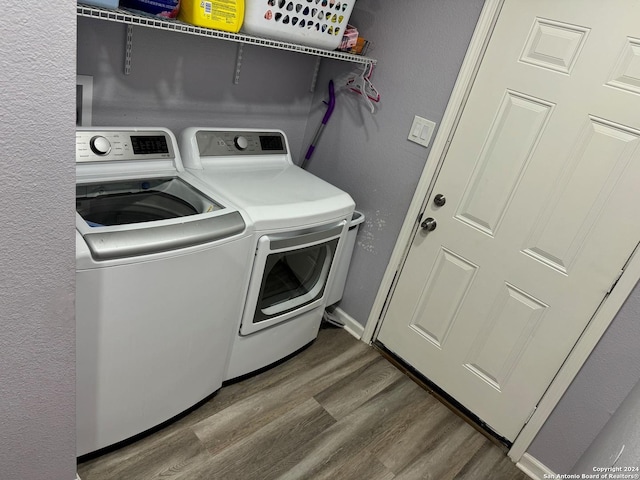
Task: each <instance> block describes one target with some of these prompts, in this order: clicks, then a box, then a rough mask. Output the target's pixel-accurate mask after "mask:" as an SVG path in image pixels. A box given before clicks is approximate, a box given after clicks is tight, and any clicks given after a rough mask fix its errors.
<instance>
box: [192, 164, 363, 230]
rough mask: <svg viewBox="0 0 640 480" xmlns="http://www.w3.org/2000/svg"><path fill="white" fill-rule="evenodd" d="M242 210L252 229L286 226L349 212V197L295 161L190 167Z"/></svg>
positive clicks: (335, 216)
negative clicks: (229, 166)
mask: <svg viewBox="0 0 640 480" xmlns="http://www.w3.org/2000/svg"><path fill="white" fill-rule="evenodd" d="M192 173H193V174H194V175H196V176H200V177H201V178H202V179H203V180H204V181H206V182H207V183H209V184H210V185H211V186H212V187H213V188H214V189H215V190H216V191H218V192H220V193H222V194H223V195H224V196H225V197H226V198H228V199H229V200H231V201H232V202H233V203H234V204H235V205H236V206H238V207H239V208H241V209H243V210H244V211H246V212H247V213H248V214H249V216H250V217H251V219H252V220H253V221H254V222H255V227H256V229H260V230H264V229H271V228H290V227H292V226H299V225H307V224H313V223H318V222H322V221H326V220H330V219H334V218H337V217H340V216H347V215H350V214H351V213H352V212H353V209H354V208H355V203H354V201H353V199H352V198H351V197H350V196H349V194H347V193H346V192H343V191H342V190H340V189H339V188H337V187H334V186H333V185H331V184H329V183H327V182H325V181H324V180H321V179H320V178H318V177H316V176H315V175H312V174H311V173H309V172H307V171H305V170H303V169H301V168H299V167H297V166H295V165H290V164H287V165H279V166H278V165H276V166H273V165H272V166H269V167H265V168H256V167H255V166H253V167H251V168H242V167H239V168H215V169H204V170H193V171H192Z"/></svg>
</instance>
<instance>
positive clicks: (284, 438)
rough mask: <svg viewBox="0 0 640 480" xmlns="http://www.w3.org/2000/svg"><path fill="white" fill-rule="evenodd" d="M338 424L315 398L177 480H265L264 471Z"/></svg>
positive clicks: (192, 467) (193, 468)
mask: <svg viewBox="0 0 640 480" xmlns="http://www.w3.org/2000/svg"><path fill="white" fill-rule="evenodd" d="M334 423H335V419H334V418H333V417H331V415H329V414H328V413H327V412H326V411H325V410H324V409H323V408H322V407H321V406H320V405H319V404H318V402H316V401H315V400H314V399H313V398H310V399H309V400H307V401H306V402H304V403H302V404H301V405H299V406H297V407H296V408H294V409H293V410H291V411H289V412H287V413H286V414H284V415H282V416H280V417H278V418H276V419H275V420H274V421H273V422H271V423H269V424H267V425H265V426H264V427H263V428H261V429H260V430H258V431H256V432H255V433H253V434H252V435H249V436H247V437H244V438H243V439H241V440H239V441H238V442H237V443H234V444H232V445H230V446H228V447H227V448H225V449H224V450H222V451H220V452H218V453H217V454H215V455H210V456H209V458H208V459H207V460H205V461H203V462H200V463H197V464H195V463H194V464H192V465H191V466H190V467H189V468H187V469H185V470H184V471H183V472H181V475H179V476H177V477H175V480H200V479H202V480H205V479H206V480H209V479H218V478H219V479H225V480H254V479H255V480H262V479H263V478H264V473H263V469H264V468H265V467H268V466H269V465H270V464H271V462H272V461H273V460H274V459H276V458H282V457H284V456H286V455H288V454H290V453H291V452H293V451H294V450H296V449H297V448H298V446H299V445H300V444H304V443H306V442H308V441H309V440H311V439H312V438H314V437H315V436H317V435H319V434H320V433H321V432H323V431H324V430H326V429H327V428H328V427H330V426H331V425H333V424H334Z"/></svg>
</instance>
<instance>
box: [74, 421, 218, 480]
mask: <svg viewBox="0 0 640 480" xmlns="http://www.w3.org/2000/svg"><path fill="white" fill-rule="evenodd" d="M203 452H206V449H205V448H204V447H203V445H202V443H201V442H200V441H199V440H198V437H196V436H195V434H194V433H193V432H192V431H190V430H185V429H183V430H178V431H174V432H171V433H168V434H167V433H166V432H164V431H160V432H157V433H155V434H153V435H151V436H149V437H146V438H144V439H142V440H139V441H137V442H135V443H133V444H131V445H129V446H127V447H124V448H121V449H119V450H116V451H114V452H111V453H108V454H106V455H103V456H101V457H98V458H96V459H93V460H90V461H88V462H85V463H82V464H80V465H79V466H78V473H79V474H80V477H81V478H82V479H83V480H134V479H136V480H137V479H150V478H154V477H156V476H157V475H159V474H161V473H166V472H172V471H174V472H176V471H180V469H182V468H183V467H184V466H185V465H186V464H188V463H189V462H190V461H191V460H192V459H193V458H195V457H197V456H198V455H199V454H201V453H203Z"/></svg>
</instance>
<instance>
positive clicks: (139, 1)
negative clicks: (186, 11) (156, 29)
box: [120, 0, 180, 18]
mask: <svg viewBox="0 0 640 480" xmlns="http://www.w3.org/2000/svg"><path fill="white" fill-rule="evenodd" d="M120 6H121V7H123V8H129V9H131V10H138V11H139V12H143V13H150V14H151V15H157V16H159V17H165V18H176V17H177V16H178V11H179V10H180V0H120Z"/></svg>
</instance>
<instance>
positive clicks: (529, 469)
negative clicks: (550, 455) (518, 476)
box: [516, 453, 556, 480]
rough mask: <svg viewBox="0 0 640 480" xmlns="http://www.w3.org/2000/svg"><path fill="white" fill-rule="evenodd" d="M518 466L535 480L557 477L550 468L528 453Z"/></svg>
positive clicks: (523, 456)
mask: <svg viewBox="0 0 640 480" xmlns="http://www.w3.org/2000/svg"><path fill="white" fill-rule="evenodd" d="M516 466H517V467H518V468H519V469H520V470H522V471H523V472H524V473H526V474H527V475H529V477H530V478H533V479H534V480H544V479H545V478H555V477H556V474H555V473H554V472H552V471H551V469H550V468H549V467H547V466H546V465H545V464H543V463H542V462H540V461H539V460H538V459H537V458H536V457H533V456H531V455H529V454H528V453H525V454H524V455H522V458H520V461H519V462H518V463H516Z"/></svg>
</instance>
